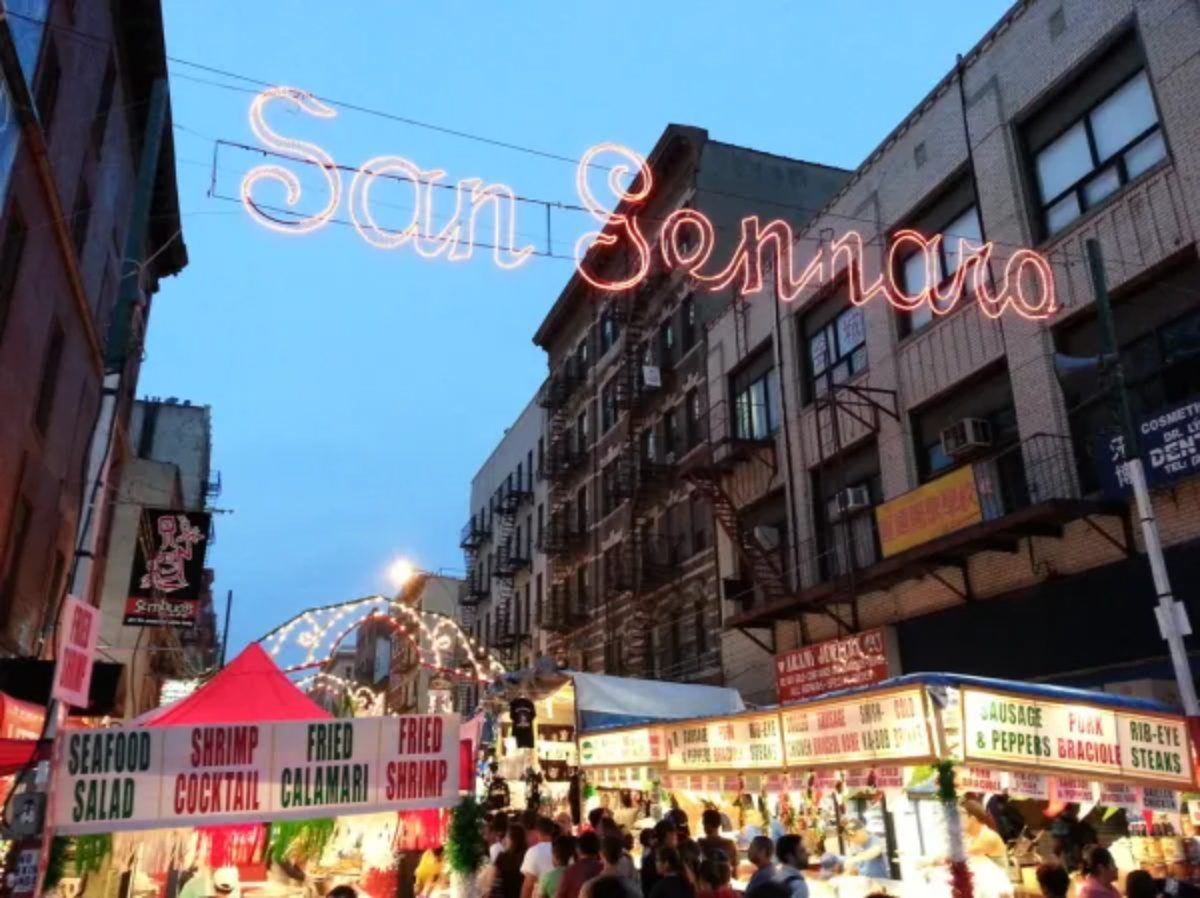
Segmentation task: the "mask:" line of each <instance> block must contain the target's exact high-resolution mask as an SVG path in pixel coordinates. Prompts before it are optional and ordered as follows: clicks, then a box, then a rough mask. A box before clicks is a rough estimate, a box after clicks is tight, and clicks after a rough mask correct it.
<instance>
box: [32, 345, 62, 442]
mask: <svg viewBox="0 0 1200 898" xmlns="http://www.w3.org/2000/svg"><path fill="white" fill-rule="evenodd" d="M62 354H63V329H62V326H61V325H59V324H58V322H55V323H54V326H53V327H52V329H51V331H50V339H49V341H48V342H47V344H46V354H45V355H44V356H43V357H42V380H41V386H40V388H39V390H38V398H37V404H36V405H35V406H34V410H33V423H34V424H35V425H36V426H37V429H38V430H40V431H41V432H42V433H45V432H46V428H47V426H48V425H49V423H50V414H51V412H52V411H53V409H54V395H55V393H57V392H58V375H59V369H61V368H62Z"/></svg>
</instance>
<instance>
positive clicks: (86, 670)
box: [50, 596, 100, 708]
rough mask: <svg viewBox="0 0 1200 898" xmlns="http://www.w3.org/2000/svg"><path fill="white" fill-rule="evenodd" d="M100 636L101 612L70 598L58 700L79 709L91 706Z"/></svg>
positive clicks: (62, 627)
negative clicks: (97, 646) (94, 665)
mask: <svg viewBox="0 0 1200 898" xmlns="http://www.w3.org/2000/svg"><path fill="white" fill-rule="evenodd" d="M99 635H100V611H99V609H97V608H93V607H92V606H91V605H89V604H88V603H87V602H81V601H79V599H77V598H75V597H74V596H67V598H66V600H65V601H64V602H63V607H62V615H61V617H60V620H59V631H58V658H57V663H56V664H55V665H54V686H53V687H52V689H51V691H50V694H51V695H52V696H53V697H54V698H56V699H58V700H59V701H61V702H63V703H64V704H67V705H73V706H74V707H76V708H86V707H87V706H88V693H89V692H90V690H91V687H92V665H93V663H94V662H95V660H96V639H97V637H99Z"/></svg>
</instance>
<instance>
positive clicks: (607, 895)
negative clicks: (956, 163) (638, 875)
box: [592, 876, 628, 898]
mask: <svg viewBox="0 0 1200 898" xmlns="http://www.w3.org/2000/svg"><path fill="white" fill-rule="evenodd" d="M626 888H627V887H626V884H625V883H624V882H622V881H621V878H620V877H619V876H601V877H600V878H599V879H597V880H596V884H595V886H593V887H592V898H626V895H628V892H627V891H626Z"/></svg>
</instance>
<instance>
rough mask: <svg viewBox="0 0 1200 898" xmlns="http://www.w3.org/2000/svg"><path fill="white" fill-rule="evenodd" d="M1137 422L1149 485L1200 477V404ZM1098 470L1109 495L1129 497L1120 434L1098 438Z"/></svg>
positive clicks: (1194, 403)
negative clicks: (1199, 475) (1197, 475)
mask: <svg viewBox="0 0 1200 898" xmlns="http://www.w3.org/2000/svg"><path fill="white" fill-rule="evenodd" d="M1136 423H1137V430H1138V433H1137V438H1138V443H1139V448H1140V449H1141V455H1142V464H1143V465H1144V467H1145V471H1146V483H1147V484H1148V485H1149V486H1151V487H1155V486H1163V485H1165V484H1168V483H1172V482H1173V481H1176V480H1181V479H1183V478H1184V477H1188V476H1190V475H1192V474H1200V402H1195V401H1193V402H1185V403H1183V404H1182V405H1177V406H1174V407H1172V408H1169V409H1166V410H1165V411H1162V412H1158V413H1156V414H1153V415H1146V416H1144V417H1143V418H1141V419H1140V420H1138V421H1137V422H1136ZM1096 468H1097V471H1098V473H1099V475H1100V484H1101V487H1102V489H1103V490H1104V492H1105V493H1106V494H1108V495H1110V496H1121V495H1128V493H1129V491H1130V484H1129V479H1128V477H1127V475H1126V473H1125V441H1124V440H1123V439H1122V438H1121V436H1120V434H1113V433H1111V432H1109V433H1102V434H1099V435H1098V436H1097V437H1096Z"/></svg>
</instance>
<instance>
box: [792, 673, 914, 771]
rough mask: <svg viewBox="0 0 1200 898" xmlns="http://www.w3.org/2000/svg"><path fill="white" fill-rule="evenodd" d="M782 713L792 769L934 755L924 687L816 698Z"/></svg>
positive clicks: (908, 759) (911, 758)
mask: <svg viewBox="0 0 1200 898" xmlns="http://www.w3.org/2000/svg"><path fill="white" fill-rule="evenodd" d="M780 717H781V719H782V721H783V745H784V753H785V755H786V757H787V763H788V766H789V767H816V766H824V765H836V766H845V765H849V764H862V763H868V764H871V763H874V762H876V761H912V762H914V763H920V762H923V761H927V760H929V759H931V758H932V757H933V754H934V752H933V743H932V740H931V737H930V733H929V723H928V716H927V714H926V710H925V694H924V692H923V691H922V690H921V689H919V688H913V689H897V690H893V691H890V692H878V693H875V694H874V695H864V696H861V697H859V698H853V699H843V700H839V701H830V702H814V703H812V704H811V705H803V706H799V707H795V708H789V709H786V710H784V711H783V712H782V713H781V715H780Z"/></svg>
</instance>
